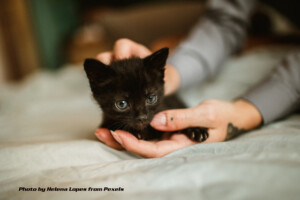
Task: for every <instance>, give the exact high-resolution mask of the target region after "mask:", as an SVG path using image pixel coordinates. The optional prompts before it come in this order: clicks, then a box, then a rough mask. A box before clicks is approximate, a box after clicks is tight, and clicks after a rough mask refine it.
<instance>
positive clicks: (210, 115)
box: [206, 105, 217, 122]
mask: <svg viewBox="0 0 300 200" xmlns="http://www.w3.org/2000/svg"><path fill="white" fill-rule="evenodd" d="M206 118H207V120H208V121H210V122H215V121H216V120H217V115H216V108H215V107H214V106H213V105H207V106H206Z"/></svg>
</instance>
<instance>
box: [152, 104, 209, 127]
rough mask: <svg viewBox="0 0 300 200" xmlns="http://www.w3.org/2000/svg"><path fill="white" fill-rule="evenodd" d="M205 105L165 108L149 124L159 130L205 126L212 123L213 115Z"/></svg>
mask: <svg viewBox="0 0 300 200" xmlns="http://www.w3.org/2000/svg"><path fill="white" fill-rule="evenodd" d="M213 112H214V111H212V110H211V109H209V108H208V107H207V106H205V105H203V106H202V105H200V106H197V107H195V108H189V109H174V110H166V111H163V112H160V113H158V114H156V115H155V116H154V118H153V120H152V122H151V126H152V127H154V128H155V129H157V130H160V131H176V130H181V129H185V128H188V127H206V128H209V127H211V126H213V125H214V121H215V115H214V113H213Z"/></svg>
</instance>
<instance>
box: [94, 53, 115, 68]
mask: <svg viewBox="0 0 300 200" xmlns="http://www.w3.org/2000/svg"><path fill="white" fill-rule="evenodd" d="M96 58H97V59H98V60H100V61H101V62H102V63H104V64H106V65H109V63H110V62H111V61H112V59H113V54H112V52H109V51H106V52H103V53H100V54H98V55H97V57H96Z"/></svg>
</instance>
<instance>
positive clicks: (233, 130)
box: [225, 123, 247, 140]
mask: <svg viewBox="0 0 300 200" xmlns="http://www.w3.org/2000/svg"><path fill="white" fill-rule="evenodd" d="M246 132H247V130H246V129H239V128H238V127H236V126H234V125H233V124H232V123H228V126H227V135H226V139H225V140H230V139H232V138H234V137H237V136H239V135H241V134H243V133H246Z"/></svg>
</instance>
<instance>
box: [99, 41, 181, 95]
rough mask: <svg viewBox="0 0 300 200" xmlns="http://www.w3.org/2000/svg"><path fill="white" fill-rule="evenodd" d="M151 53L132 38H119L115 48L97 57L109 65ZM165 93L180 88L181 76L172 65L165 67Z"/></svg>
mask: <svg viewBox="0 0 300 200" xmlns="http://www.w3.org/2000/svg"><path fill="white" fill-rule="evenodd" d="M150 54H151V51H150V50H149V49H148V48H147V47H145V46H143V45H141V44H138V43H136V42H134V41H132V40H129V39H125V38H122V39H119V40H117V41H116V42H115V44H114V47H113V50H112V51H107V52H102V53H100V54H98V55H97V59H98V60H100V61H101V62H103V63H104V64H107V65H109V63H110V62H111V61H114V60H120V59H125V58H130V57H140V58H144V57H147V56H148V55H150ZM165 69H166V70H165V84H164V86H165V94H166V95H168V94H171V93H173V92H175V91H176V90H177V89H178V88H179V84H180V77H179V73H178V71H177V70H176V69H175V68H174V67H173V66H170V65H167V66H166V67H165Z"/></svg>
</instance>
